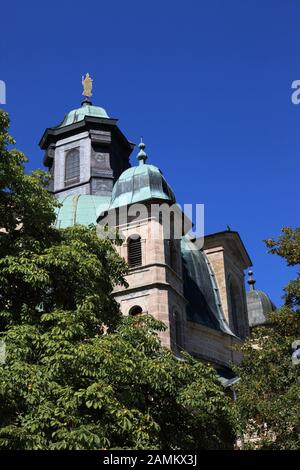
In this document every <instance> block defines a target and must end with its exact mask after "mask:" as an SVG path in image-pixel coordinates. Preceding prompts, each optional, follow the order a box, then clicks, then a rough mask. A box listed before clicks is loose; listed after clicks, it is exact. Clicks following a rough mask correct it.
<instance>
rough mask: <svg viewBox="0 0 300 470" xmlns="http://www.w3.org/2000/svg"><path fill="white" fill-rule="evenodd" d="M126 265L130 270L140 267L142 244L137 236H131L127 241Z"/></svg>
mask: <svg viewBox="0 0 300 470" xmlns="http://www.w3.org/2000/svg"><path fill="white" fill-rule="evenodd" d="M128 264H129V267H130V268H136V267H138V266H141V265H142V244H141V237H140V236H139V235H133V236H131V237H129V239H128Z"/></svg>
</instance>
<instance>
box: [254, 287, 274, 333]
mask: <svg viewBox="0 0 300 470" xmlns="http://www.w3.org/2000/svg"><path fill="white" fill-rule="evenodd" d="M247 309H248V320H249V326H250V327H252V326H258V325H263V324H264V323H266V322H267V316H268V314H269V313H271V312H273V311H274V310H276V307H275V305H274V304H273V302H272V300H271V299H270V297H269V296H268V295H267V294H266V293H265V292H262V291H261V290H251V291H250V292H247Z"/></svg>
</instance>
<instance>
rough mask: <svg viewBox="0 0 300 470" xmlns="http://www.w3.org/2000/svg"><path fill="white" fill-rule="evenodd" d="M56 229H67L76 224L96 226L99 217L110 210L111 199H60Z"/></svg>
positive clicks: (83, 197)
mask: <svg viewBox="0 0 300 470" xmlns="http://www.w3.org/2000/svg"><path fill="white" fill-rule="evenodd" d="M59 202H60V203H61V204H62V206H61V207H60V208H58V209H57V217H56V227H57V228H66V227H70V226H72V225H75V224H82V225H90V224H94V225H96V220H97V216H98V215H99V214H100V213H101V212H103V211H105V210H107V209H108V207H109V202H110V197H106V196H92V195H69V196H66V197H63V198H60V199H59Z"/></svg>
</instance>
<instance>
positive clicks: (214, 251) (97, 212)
mask: <svg viewBox="0 0 300 470" xmlns="http://www.w3.org/2000/svg"><path fill="white" fill-rule="evenodd" d="M83 94H84V96H85V99H84V100H83V102H82V104H81V107H79V108H78V109H74V110H72V111H70V112H68V113H67V114H66V116H65V117H64V119H63V121H62V122H61V123H60V124H59V125H56V126H54V127H50V128H47V129H46V130H45V132H44V134H43V136H42V138H41V140H40V143H39V145H40V148H41V149H42V150H44V151H45V155H44V165H45V166H46V167H47V168H48V170H49V172H50V174H51V176H52V178H51V181H50V184H49V191H51V192H52V193H53V194H54V195H55V197H57V198H58V199H59V201H60V203H61V207H60V208H59V209H58V210H57V219H56V225H57V227H59V228H64V227H67V226H70V225H73V224H83V225H87V226H88V225H90V224H94V225H97V224H100V225H101V222H102V221H103V220H106V218H105V216H107V214H109V213H110V212H111V211H115V212H118V211H120V210H121V209H122V208H124V207H125V206H126V207H127V208H129V207H130V206H132V205H133V204H137V203H139V204H144V205H145V207H147V208H150V207H151V204H160V203H164V204H168V205H170V206H171V205H174V204H175V203H176V196H175V194H174V192H173V191H172V189H171V187H170V186H169V184H168V182H167V181H166V180H165V178H164V176H163V173H162V172H161V170H160V169H159V168H158V167H157V166H155V165H154V164H152V162H151V164H149V163H148V159H147V154H146V152H145V144H144V143H143V142H141V143H140V145H139V152H138V154H137V162H135V161H134V158H133V159H132V160H131V162H130V157H131V154H132V152H133V150H134V147H135V145H134V144H133V143H132V142H130V141H129V140H128V139H127V137H126V136H125V135H124V134H123V133H122V131H121V130H120V128H119V127H118V121H117V119H114V118H111V117H110V116H109V115H108V114H107V112H106V111H105V109H103V108H101V107H99V106H94V105H93V104H92V102H91V101H90V96H91V93H83ZM153 163H156V162H155V161H153ZM183 216H184V215H183V214H182V213H181V210H180V209H178V211H177V212H176V213H175V215H174V217H175V218H176V217H178V218H182V217H183ZM116 228H117V229H118V230H119V231H120V233H121V235H122V240H123V243H122V245H120V246H117V247H116V249H117V251H118V252H119V254H120V255H121V256H122V257H124V258H125V260H126V261H127V262H128V265H129V272H128V275H127V281H128V285H129V286H128V287H127V288H124V287H120V286H116V287H115V290H114V293H113V295H114V296H115V298H116V300H117V301H118V303H119V304H120V309H121V311H122V313H123V314H124V315H137V314H150V315H153V316H154V317H155V318H157V319H159V320H161V321H163V322H164V323H165V325H166V327H167V328H166V331H165V332H163V333H161V334H160V336H161V341H162V344H163V345H164V346H166V347H168V348H170V349H172V350H173V351H174V353H175V354H178V353H179V351H180V350H186V351H188V352H189V353H190V354H192V355H193V356H195V357H197V358H199V359H201V360H203V361H205V362H208V363H210V364H212V365H214V367H215V368H216V369H217V370H218V371H219V373H220V375H223V377H224V381H225V382H226V381H227V382H228V381H229V380H230V377H231V376H230V365H231V364H232V363H236V362H238V361H239V360H240V353H239V352H238V351H237V350H236V346H237V345H238V344H240V342H241V341H242V340H243V339H244V338H246V337H247V336H248V335H249V334H250V329H251V328H254V327H255V326H257V325H259V324H262V323H264V322H265V321H266V316H267V314H268V313H269V312H270V311H272V310H273V309H274V308H275V307H274V305H273V303H272V302H271V300H270V299H269V297H268V296H267V295H266V294H265V293H264V292H261V291H258V290H256V289H255V286H254V284H255V281H254V280H253V277H252V272H251V271H250V273H249V280H248V283H249V285H250V291H249V292H248V293H247V292H246V287H245V270H247V269H248V268H249V267H251V266H252V262H251V259H250V257H249V254H248V253H247V250H246V248H245V246H244V244H243V241H242V240H241V237H240V235H239V234H238V232H235V231H231V230H226V231H222V232H218V233H212V234H208V235H205V237H204V244H203V247H202V249H198V248H197V247H196V246H195V243H196V240H195V238H193V237H191V236H190V235H189V233H185V232H186V231H187V230H183V231H182V234H181V237H180V238H179V237H176V238H175V237H172V235H171V236H168V237H166V236H164V233H165V229H166V227H164V222H163V221H162V220H161V218H160V217H155V216H153V214H152V212H151V211H150V210H149V211H147V212H146V214H145V216H144V217H143V218H142V219H141V218H140V217H139V218H136V217H134V216H133V217H131V218H129V219H128V220H127V221H126V223H125V224H124V223H122V221H119V220H118V219H116ZM153 229H156V230H158V232H159V233H160V235H161V236H160V237H157V238H153V237H151V233H152V230H153Z"/></svg>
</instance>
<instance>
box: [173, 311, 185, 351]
mask: <svg viewBox="0 0 300 470" xmlns="http://www.w3.org/2000/svg"><path fill="white" fill-rule="evenodd" d="M173 319H174V333H175V334H174V343H175V348H176V350H177V351H181V350H182V348H183V325H182V321H181V318H180V315H179V313H178V312H176V311H175V312H174V313H173Z"/></svg>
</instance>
